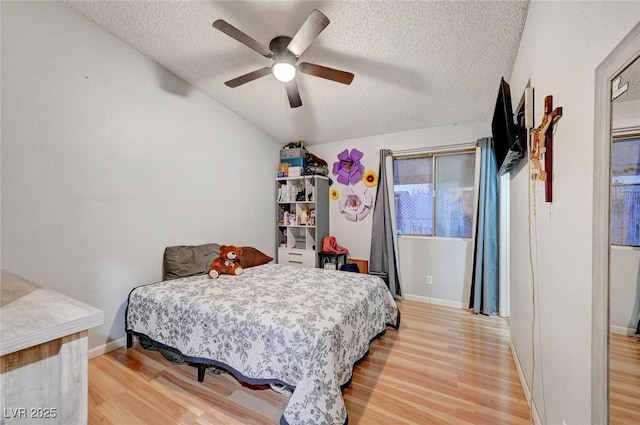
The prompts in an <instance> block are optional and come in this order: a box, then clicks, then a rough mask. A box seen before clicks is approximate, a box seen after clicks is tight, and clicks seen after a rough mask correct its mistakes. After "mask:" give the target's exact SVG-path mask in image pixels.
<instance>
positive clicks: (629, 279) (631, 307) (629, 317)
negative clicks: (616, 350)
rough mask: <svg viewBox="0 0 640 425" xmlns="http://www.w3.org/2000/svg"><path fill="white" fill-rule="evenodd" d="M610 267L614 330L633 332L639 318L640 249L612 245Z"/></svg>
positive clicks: (610, 321) (610, 302) (611, 320)
mask: <svg viewBox="0 0 640 425" xmlns="http://www.w3.org/2000/svg"><path fill="white" fill-rule="evenodd" d="M609 268H610V271H611V273H610V274H611V276H610V280H609V306H610V309H609V326H610V328H611V332H615V333H619V334H623V335H633V334H635V331H636V329H637V326H638V318H639V317H640V249H639V248H633V247H628V246H624V247H623V246H612V247H611V258H610V266H609Z"/></svg>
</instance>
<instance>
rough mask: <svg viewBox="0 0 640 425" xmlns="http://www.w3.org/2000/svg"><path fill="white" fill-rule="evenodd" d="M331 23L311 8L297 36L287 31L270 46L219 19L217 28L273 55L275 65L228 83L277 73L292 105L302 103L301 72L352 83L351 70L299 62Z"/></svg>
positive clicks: (264, 52)
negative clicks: (298, 80)
mask: <svg viewBox="0 0 640 425" xmlns="http://www.w3.org/2000/svg"><path fill="white" fill-rule="evenodd" d="M327 25H329V18H327V17H326V16H325V15H324V14H323V13H322V12H320V11H319V10H316V9H314V10H313V11H311V14H310V15H309V17H308V18H307V20H306V21H305V22H304V24H302V26H301V27H300V29H299V30H298V32H297V33H296V35H294V36H293V38H291V37H287V36H284V35H281V36H278V37H275V38H274V39H273V40H271V42H270V43H269V47H267V46H265V45H264V44H262V43H260V42H259V41H257V40H255V39H254V38H252V37H250V36H248V35H247V34H245V33H244V32H242V31H240V30H239V29H237V28H236V27H234V26H233V25H231V24H229V23H228V22H226V21H224V20H222V19H218V20H217V21H215V22H214V23H213V27H214V28H215V29H217V30H220V31H222V32H223V33H225V34H227V35H228V36H229V37H232V38H234V39H236V40H238V41H239V42H240V43H242V44H244V45H245V46H247V47H249V48H250V49H252V50H254V51H256V52H258V53H260V54H261V55H262V56H264V57H266V58H271V59H273V65H272V66H270V67H264V68H260V69H257V70H255V71H252V72H249V73H248V74H244V75H241V76H240V77H237V78H234V79H232V80H229V81H226V82H225V83H224V84H225V85H226V86H228V87H231V88H233V87H238V86H239V85H242V84H245V83H248V82H250V81H253V80H256V79H258V78H260V77H264V76H265V75H269V74H271V73H273V75H274V77H276V79H278V80H279V81H281V82H283V83H284V84H285V89H286V92H287V98H288V99H289V105H290V106H291V107H292V108H297V107H299V106H302V100H301V99H300V92H299V91H298V83H296V79H295V78H296V74H297V73H298V72H302V73H303V74H308V75H313V76H315V77H320V78H325V79H327V80H331V81H336V82H338V83H342V84H351V81H353V77H354V75H353V74H352V73H350V72H346V71H340V70H338V69H333V68H328V67H326V66H322V65H315V64H312V63H308V62H301V63H299V64H297V65H296V62H298V59H299V58H300V56H301V55H302V53H304V51H305V50H307V47H309V46H310V45H311V43H312V42H313V40H315V39H316V37H318V35H319V34H320V33H321V32H322V31H323V30H324V29H325V28H326V27H327Z"/></svg>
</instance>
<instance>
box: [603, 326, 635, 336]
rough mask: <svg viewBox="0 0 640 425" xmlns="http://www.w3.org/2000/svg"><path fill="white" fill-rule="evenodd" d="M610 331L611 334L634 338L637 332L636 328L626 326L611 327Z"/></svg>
mask: <svg viewBox="0 0 640 425" xmlns="http://www.w3.org/2000/svg"><path fill="white" fill-rule="evenodd" d="M609 330H610V331H611V333H614V334H618V335H626V336H634V335H635V334H636V330H635V329H634V328H626V327H624V326H615V325H611V326H609Z"/></svg>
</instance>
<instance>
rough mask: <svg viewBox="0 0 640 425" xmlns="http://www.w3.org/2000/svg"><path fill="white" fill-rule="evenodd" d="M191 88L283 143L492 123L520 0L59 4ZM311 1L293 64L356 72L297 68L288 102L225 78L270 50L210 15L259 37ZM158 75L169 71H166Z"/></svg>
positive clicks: (179, 89)
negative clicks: (318, 28) (342, 77)
mask: <svg viewBox="0 0 640 425" xmlns="http://www.w3.org/2000/svg"><path fill="white" fill-rule="evenodd" d="M65 3H66V4H68V5H69V6H70V7H72V8H73V9H75V10H76V11H78V12H79V13H81V14H82V15H84V16H85V17H87V18H88V19H90V20H91V21H93V22H95V23H96V24H97V25H99V26H101V27H103V28H105V29H106V30H107V31H109V32H111V33H113V34H114V35H115V36H117V37H119V38H120V39H122V40H123V41H124V42H125V43H127V44H129V45H131V46H133V47H134V48H136V49H137V50H139V51H140V52H142V53H143V54H145V55H146V56H148V57H149V58H151V59H152V60H154V61H156V62H157V63H158V64H160V65H162V66H163V67H165V68H167V69H168V70H170V71H171V72H172V73H174V74H175V75H177V76H178V77H180V78H181V79H182V80H184V81H185V82H187V83H188V84H183V85H175V84H173V85H172V84H167V82H166V81H162V79H163V77H162V75H163V74H162V73H159V74H158V75H159V77H158V85H159V86H161V87H163V89H166V90H171V91H173V92H174V93H175V95H178V96H188V94H189V90H192V89H193V88H191V86H196V87H198V88H200V89H201V90H202V91H203V92H205V93H206V94H208V95H209V96H211V97H212V98H213V99H215V100H217V101H218V102H220V103H222V104H223V105H225V106H227V107H228V108H230V109H231V110H233V111H235V112H236V113H238V114H239V115H241V116H242V117H244V118H245V119H247V120H248V121H250V122H252V123H254V124H255V125H256V126H258V127H260V128H262V129H264V130H265V131H266V132H267V133H269V134H271V135H272V136H273V137H275V138H277V139H279V140H281V141H283V142H290V141H297V140H305V141H306V142H308V143H311V144H313V143H325V142H331V141H337V140H346V139H351V138H358V137H364V136H370V135H376V134H385V133H392V132H398V131H404V130H412V129H418V128H428V127H436V126H441V125H450V124H456V123H462V122H469V121H478V120H489V119H490V118H491V116H492V115H493V107H494V104H495V100H496V96H497V91H498V85H499V82H500V78H501V77H502V76H504V77H505V78H506V79H507V80H508V79H509V77H510V75H511V70H512V68H513V64H514V62H515V59H516V55H517V51H518V46H519V43H520V37H521V34H522V31H523V28H524V23H525V19H526V14H527V8H528V1H397V0H388V1H228V2H227V1H176V0H174V1H166V0H163V1H131V0H130V1H79V2H75V1H65ZM313 9H318V10H320V11H321V12H322V13H324V14H325V15H326V16H327V17H328V18H329V20H330V24H329V25H328V26H327V27H326V28H325V29H324V30H323V31H322V32H321V33H320V34H319V36H318V37H317V38H316V39H315V40H314V41H313V42H312V43H311V45H310V46H309V47H308V48H307V49H306V50H305V51H304V52H303V54H302V55H301V57H300V61H299V62H309V63H314V64H319V65H324V66H327V67H331V68H336V69H339V70H345V71H349V72H352V73H354V74H355V78H354V80H353V82H352V83H351V84H350V85H344V84H340V83H336V82H333V81H329V80H326V79H323V78H318V77H315V76H312V75H307V74H301V73H298V75H297V77H296V81H297V84H298V87H299V92H300V97H301V100H302V106H301V107H298V108H293V109H292V108H290V106H289V102H288V99H287V95H286V93H285V89H284V84H283V83H281V82H280V81H278V80H276V79H275V77H274V76H273V75H266V76H264V77H262V78H259V79H256V80H254V81H251V82H248V83H246V84H243V85H240V86H238V87H235V88H229V87H227V86H226V85H225V84H224V82H225V81H228V80H231V79H233V78H236V77H238V76H240V75H243V74H246V73H248V72H251V71H254V70H256V69H259V68H263V67H268V66H271V64H272V63H273V60H272V59H269V58H266V57H264V56H261V55H260V54H258V53H257V52H255V51H254V50H251V49H250V48H248V47H247V46H245V45H243V44H241V43H240V42H238V41H236V40H234V39H233V38H231V37H229V36H227V35H226V34H224V33H223V32H221V31H218V30H216V29H214V28H213V27H212V23H213V22H214V21H215V20H217V19H223V20H225V21H226V22H228V23H229V24H231V25H233V26H235V27H236V28H238V29H240V30H241V31H243V32H245V33H246V34H248V35H249V36H251V37H252V38H254V39H256V40H257V41H259V42H260V43H261V44H264V45H266V46H268V45H269V42H270V41H271V39H273V38H274V37H276V36H279V35H286V36H290V37H293V36H294V35H295V34H296V33H297V31H298V29H299V28H300V27H301V26H302V24H303V23H304V22H305V20H306V19H307V17H308V16H309V14H310V13H311V11H312V10H313ZM165 75H166V74H165Z"/></svg>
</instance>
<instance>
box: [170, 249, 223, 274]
mask: <svg viewBox="0 0 640 425" xmlns="http://www.w3.org/2000/svg"><path fill="white" fill-rule="evenodd" d="M218 255H220V245H218V244H217V243H208V244H204V245H180V246H169V247H167V248H165V250H164V258H163V260H162V269H163V273H162V279H163V280H171V279H178V278H180V277H187V276H194V275H197V274H207V273H209V265H210V264H211V262H212V261H213V259H214V258H216V257H217V256H218Z"/></svg>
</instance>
